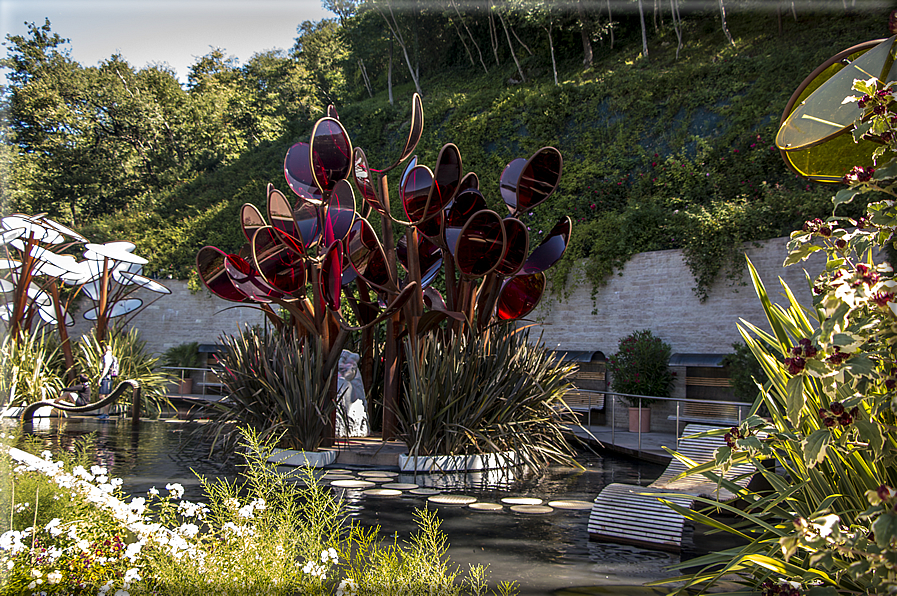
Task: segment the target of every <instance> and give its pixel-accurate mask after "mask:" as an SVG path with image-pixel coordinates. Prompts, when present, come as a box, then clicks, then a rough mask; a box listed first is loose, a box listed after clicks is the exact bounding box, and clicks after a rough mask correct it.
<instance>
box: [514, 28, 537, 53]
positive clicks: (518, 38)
mask: <svg viewBox="0 0 897 596" xmlns="http://www.w3.org/2000/svg"><path fill="white" fill-rule="evenodd" d="M508 29H510V30H511V33H513V34H514V39H516V40H517V42H518V43H519V44H520V45H522V46H523V49H524V50H526V53H527V54H529V55H530V56H532V55H533V51H532V50H531V49H529V46H528V45H526V44H525V43H523V40H522V39H520V37H519V36H518V35H517V31H516V30H515V29H514V27H512V26H510V25H509V26H508Z"/></svg>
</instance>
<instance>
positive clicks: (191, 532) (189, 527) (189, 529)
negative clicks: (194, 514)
mask: <svg viewBox="0 0 897 596" xmlns="http://www.w3.org/2000/svg"><path fill="white" fill-rule="evenodd" d="M177 531H178V532H179V533H180V534H181V535H182V536H186V537H187V538H193V537H194V536H196V535H197V534H198V533H199V526H197V525H196V524H183V525H182V526H181V527H179V528H178V530H177Z"/></svg>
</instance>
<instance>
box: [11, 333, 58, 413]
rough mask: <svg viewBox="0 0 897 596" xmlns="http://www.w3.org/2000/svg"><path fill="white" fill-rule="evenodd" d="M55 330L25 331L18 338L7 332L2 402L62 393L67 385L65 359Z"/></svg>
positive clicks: (28, 400) (30, 400)
mask: <svg viewBox="0 0 897 596" xmlns="http://www.w3.org/2000/svg"><path fill="white" fill-rule="evenodd" d="M53 338H54V336H53V335H52V334H46V333H44V332H40V333H37V332H35V333H28V332H23V333H22V336H21V337H20V339H19V340H18V341H17V340H16V338H15V337H13V336H12V335H11V334H6V335H5V336H4V338H3V344H2V345H0V361H2V363H3V364H2V366H0V403H2V404H3V405H4V406H18V405H27V404H30V403H34V402H36V401H41V400H44V399H55V398H57V397H59V392H60V389H62V388H63V387H65V380H64V378H63V374H64V370H65V363H64V362H63V358H62V353H61V350H59V348H58V347H57V346H56V345H55V343H54V342H53Z"/></svg>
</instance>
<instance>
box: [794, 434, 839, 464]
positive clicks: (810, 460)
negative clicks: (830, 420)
mask: <svg viewBox="0 0 897 596" xmlns="http://www.w3.org/2000/svg"><path fill="white" fill-rule="evenodd" d="M831 442H832V433H830V432H829V431H828V429H824V428H821V429H819V430H817V431H815V432H814V433H813V434H811V435H810V436H809V437H807V438H806V439H804V440H803V441H802V442H801V445H802V446H803V448H804V459H805V460H806V462H807V466H808V467H810V468H812V467H814V466H816V464H818V463H819V462H821V461H822V460H824V459H825V451H826V449H828V446H829V445H830V444H831Z"/></svg>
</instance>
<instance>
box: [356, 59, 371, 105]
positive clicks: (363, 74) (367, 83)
mask: <svg viewBox="0 0 897 596" xmlns="http://www.w3.org/2000/svg"><path fill="white" fill-rule="evenodd" d="M358 66H359V67H360V68H361V78H362V79H364V87H365V89H367V90H368V97H374V92H373V91H372V90H371V80H370V79H369V78H368V71H367V69H366V68H365V67H364V60H362V59H361V58H359V59H358Z"/></svg>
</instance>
